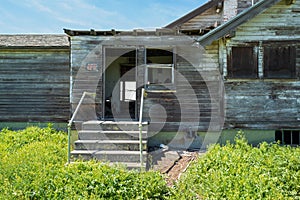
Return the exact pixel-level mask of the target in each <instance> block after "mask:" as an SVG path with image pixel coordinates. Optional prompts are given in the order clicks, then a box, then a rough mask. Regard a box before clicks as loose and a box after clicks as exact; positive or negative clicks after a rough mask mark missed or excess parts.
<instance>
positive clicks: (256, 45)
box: [223, 41, 300, 80]
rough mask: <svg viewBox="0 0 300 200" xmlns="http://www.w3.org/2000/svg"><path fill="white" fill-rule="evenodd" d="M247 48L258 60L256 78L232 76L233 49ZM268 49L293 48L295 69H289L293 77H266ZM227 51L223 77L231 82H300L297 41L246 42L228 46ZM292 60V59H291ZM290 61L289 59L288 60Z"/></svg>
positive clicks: (299, 47) (299, 46)
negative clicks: (260, 80)
mask: <svg viewBox="0 0 300 200" xmlns="http://www.w3.org/2000/svg"><path fill="white" fill-rule="evenodd" d="M239 47H241V48H245V47H248V48H249V47H251V48H253V53H254V58H255V60H256V76H255V77H254V76H252V77H251V76H250V75H249V76H248V77H247V76H244V77H242V76H234V75H233V74H232V56H233V55H232V48H239ZM266 47H275V48H276V47H293V48H294V50H293V52H294V54H293V56H291V58H293V61H292V63H293V67H292V69H289V71H290V74H291V76H286V77H284V76H278V77H276V76H273V77H270V76H266V74H267V73H266V68H267V67H266V65H265V56H266V55H265V52H264V50H265V48H266ZM224 50H225V51H226V54H225V55H227V57H226V61H225V64H224V66H223V76H224V78H225V79H229V80H254V79H255V80H259V79H264V80H279V79H281V80H282V79H284V80H298V79H299V74H300V73H299V72H300V66H298V65H297V57H299V55H298V54H299V51H300V45H299V43H298V42H295V41H256V42H245V43H234V44H229V45H226V48H225V49H224ZM289 59H290V58H289ZM287 60H288V59H287Z"/></svg>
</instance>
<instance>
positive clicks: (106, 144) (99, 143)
mask: <svg viewBox="0 0 300 200" xmlns="http://www.w3.org/2000/svg"><path fill="white" fill-rule="evenodd" d="M142 145H143V150H147V141H145V140H144V141H142ZM75 149H76V150H127V151H139V149H140V142H139V140H77V141H75Z"/></svg>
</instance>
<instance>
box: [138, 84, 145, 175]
mask: <svg viewBox="0 0 300 200" xmlns="http://www.w3.org/2000/svg"><path fill="white" fill-rule="evenodd" d="M144 92H145V89H144V88H142V94H141V105H140V118H139V131H140V132H139V140H140V163H141V171H142V170H143V140H142V139H143V138H142V137H143V125H142V118H143V106H144Z"/></svg>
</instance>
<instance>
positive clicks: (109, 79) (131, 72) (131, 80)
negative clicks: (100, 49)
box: [103, 48, 137, 120]
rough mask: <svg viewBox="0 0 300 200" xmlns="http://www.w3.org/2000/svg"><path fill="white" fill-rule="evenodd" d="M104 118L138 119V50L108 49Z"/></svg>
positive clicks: (106, 51)
mask: <svg viewBox="0 0 300 200" xmlns="http://www.w3.org/2000/svg"><path fill="white" fill-rule="evenodd" d="M105 68H106V70H105V72H104V76H105V78H104V82H105V84H104V85H105V88H104V95H103V96H104V99H103V100H104V111H105V112H104V113H105V114H104V115H105V116H104V118H105V119H114V120H129V119H130V120H131V119H134V120H135V119H136V117H137V116H136V50H135V49H129V48H106V49H105Z"/></svg>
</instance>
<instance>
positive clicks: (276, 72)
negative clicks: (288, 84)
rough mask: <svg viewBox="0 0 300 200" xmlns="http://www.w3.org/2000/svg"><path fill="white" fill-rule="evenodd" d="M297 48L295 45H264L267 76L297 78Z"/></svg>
mask: <svg viewBox="0 0 300 200" xmlns="http://www.w3.org/2000/svg"><path fill="white" fill-rule="evenodd" d="M295 76H296V48H295V47H294V46H277V47H274V46H266V47H264V77H265V78H295Z"/></svg>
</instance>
